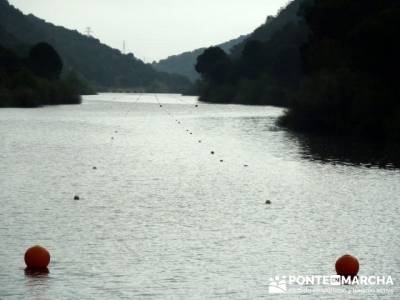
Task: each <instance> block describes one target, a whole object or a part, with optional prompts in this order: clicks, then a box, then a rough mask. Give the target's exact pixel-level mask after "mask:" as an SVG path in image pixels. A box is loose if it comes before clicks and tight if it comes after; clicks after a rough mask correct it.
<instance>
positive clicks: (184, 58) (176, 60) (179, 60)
mask: <svg viewBox="0 0 400 300" xmlns="http://www.w3.org/2000/svg"><path fill="white" fill-rule="evenodd" d="M246 38H247V36H246V35H242V36H240V37H238V38H236V39H233V40H230V41H228V42H226V43H223V44H220V45H218V47H220V48H222V49H223V50H224V51H226V52H227V53H229V52H230V50H231V49H232V48H233V47H234V46H236V45H238V44H239V43H241V42H242V41H244V40H245V39H246ZM205 49H206V48H200V49H196V50H193V51H190V52H185V53H182V54H178V55H173V56H170V57H168V58H166V59H163V60H160V61H159V62H157V63H153V67H154V68H155V69H157V70H159V71H163V72H168V73H175V74H181V75H183V76H186V77H187V78H189V79H190V80H191V81H195V80H197V79H199V78H200V74H199V73H197V72H196V70H195V65H196V59H197V57H198V56H199V55H200V54H201V53H203V51H204V50H205Z"/></svg>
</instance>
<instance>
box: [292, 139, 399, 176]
mask: <svg viewBox="0 0 400 300" xmlns="http://www.w3.org/2000/svg"><path fill="white" fill-rule="evenodd" d="M287 135H288V136H289V138H290V139H293V140H296V141H297V142H298V144H299V147H300V149H299V151H300V153H301V155H302V157H303V158H304V159H309V160H315V161H319V162H323V163H332V164H336V163H339V164H349V165H354V166H364V167H378V168H386V169H396V168H400V147H399V146H398V145H385V144H374V143H369V142H367V141H365V140H357V139H351V138H344V137H335V138H330V137H323V136H318V135H304V134H298V133H293V132H290V133H287Z"/></svg>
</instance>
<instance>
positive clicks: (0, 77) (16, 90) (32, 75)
mask: <svg viewBox="0 0 400 300" xmlns="http://www.w3.org/2000/svg"><path fill="white" fill-rule="evenodd" d="M29 53H30V55H29V57H28V58H21V57H20V56H19V55H17V54H16V52H15V51H14V50H13V49H6V48H4V47H2V46H1V45H0V107H37V106H42V105H54V104H78V103H80V102H81V98H80V95H79V94H80V92H81V91H82V89H83V87H84V85H83V83H82V82H81V81H80V80H79V79H78V78H77V77H73V76H67V77H66V78H65V79H59V77H60V74H61V71H62V61H61V60H60V59H59V56H58V54H57V52H56V51H55V50H54V49H53V48H51V47H50V46H48V45H45V44H39V45H35V46H33V47H32V49H31V50H30V51H29ZM40 66H42V69H39V68H40Z"/></svg>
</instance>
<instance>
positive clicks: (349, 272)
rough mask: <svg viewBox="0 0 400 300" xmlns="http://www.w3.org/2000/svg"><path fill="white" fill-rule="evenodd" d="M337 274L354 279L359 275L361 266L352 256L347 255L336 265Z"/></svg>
mask: <svg viewBox="0 0 400 300" xmlns="http://www.w3.org/2000/svg"><path fill="white" fill-rule="evenodd" d="M335 269H336V273H337V274H338V275H339V276H344V277H349V276H350V277H351V278H354V277H356V276H357V274H358V270H359V269H360V264H359V262H358V259H357V258H355V257H354V256H352V255H349V254H346V255H343V256H342V257H340V258H339V259H338V260H337V261H336V264H335Z"/></svg>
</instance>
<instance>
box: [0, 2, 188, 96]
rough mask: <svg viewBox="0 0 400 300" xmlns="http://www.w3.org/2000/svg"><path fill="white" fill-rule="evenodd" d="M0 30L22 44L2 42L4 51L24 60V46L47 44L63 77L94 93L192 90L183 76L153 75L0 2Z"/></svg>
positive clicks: (93, 40)
mask: <svg viewBox="0 0 400 300" xmlns="http://www.w3.org/2000/svg"><path fill="white" fill-rule="evenodd" d="M0 27H2V28H3V30H4V31H5V32H6V33H8V34H10V36H13V37H15V38H17V40H18V41H23V43H24V45H20V44H18V43H16V41H15V40H14V39H13V38H5V39H3V40H1V44H2V45H3V46H4V47H6V48H13V49H16V51H17V52H18V53H19V54H20V55H22V56H26V55H28V52H29V47H26V44H27V45H34V44H37V43H39V42H46V43H48V44H50V45H51V46H52V47H54V48H55V49H56V51H57V52H58V53H59V54H60V56H61V58H62V60H63V61H64V65H65V68H64V73H70V72H74V73H75V74H77V75H78V77H79V78H81V79H83V80H85V81H87V82H88V83H89V84H90V85H91V86H93V87H94V88H96V90H108V89H129V90H135V89H136V90H138V91H147V92H181V91H186V90H187V89H189V88H190V87H191V83H190V81H189V80H188V79H187V78H186V77H184V76H181V75H176V74H168V73H164V72H159V71H156V70H155V69H154V68H153V67H152V66H151V65H149V64H145V63H144V62H142V61H141V60H139V59H137V58H136V57H135V56H134V55H133V54H132V53H128V54H123V53H121V52H120V51H119V50H116V49H112V48H111V47H108V46H106V45H104V44H102V43H101V42H100V41H99V40H98V39H96V38H94V37H92V36H86V35H82V34H80V33H79V32H78V31H76V30H68V29H66V28H63V27H60V26H55V25H53V24H50V23H47V22H45V21H44V20H41V19H39V18H37V17H35V16H33V15H24V14H23V13H22V12H20V11H19V10H18V9H16V8H15V7H13V6H12V5H10V4H9V3H8V1H7V0H0Z"/></svg>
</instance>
